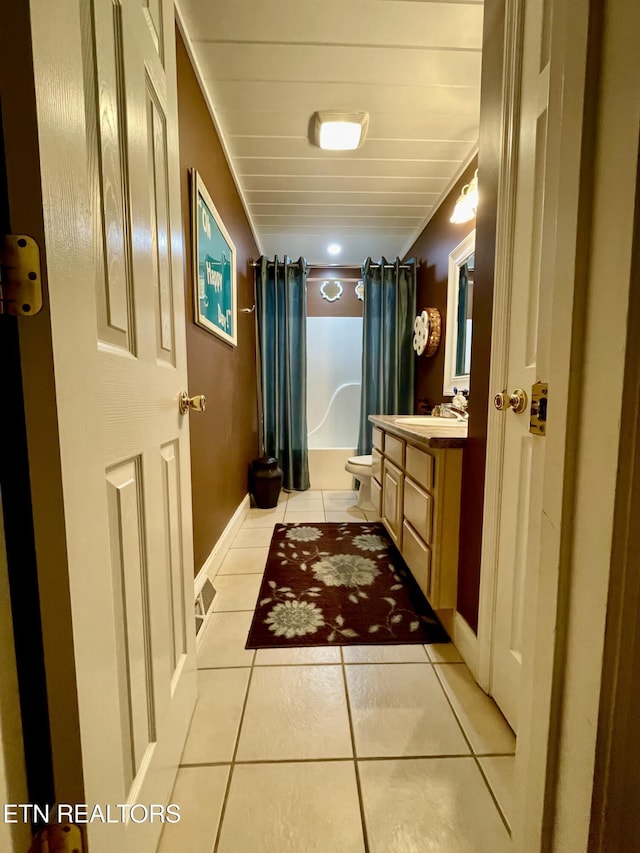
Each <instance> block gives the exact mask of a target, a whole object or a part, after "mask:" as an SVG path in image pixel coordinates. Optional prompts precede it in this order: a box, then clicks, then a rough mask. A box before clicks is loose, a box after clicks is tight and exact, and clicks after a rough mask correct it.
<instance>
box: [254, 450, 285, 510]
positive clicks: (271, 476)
mask: <svg viewBox="0 0 640 853" xmlns="http://www.w3.org/2000/svg"><path fill="white" fill-rule="evenodd" d="M281 488H282V471H281V470H280V468H278V460H277V459H274V458H273V457H272V456H260V457H259V458H258V459H254V460H253V461H252V462H251V465H250V466H249V491H250V492H251V494H252V495H253V499H254V500H255V502H256V506H257V507H259V508H260V509H271V508H272V507H274V506H277V505H278V498H279V496H280V489H281Z"/></svg>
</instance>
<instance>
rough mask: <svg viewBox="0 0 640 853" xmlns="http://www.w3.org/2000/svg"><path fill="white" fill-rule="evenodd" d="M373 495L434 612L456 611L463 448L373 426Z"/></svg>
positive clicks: (392, 535)
mask: <svg viewBox="0 0 640 853" xmlns="http://www.w3.org/2000/svg"><path fill="white" fill-rule="evenodd" d="M373 432H374V442H373V443H374V450H373V478H372V490H371V493H372V497H373V500H374V502H375V501H376V500H378V501H379V507H380V510H379V511H380V515H381V517H382V521H383V523H384V525H385V527H386V528H387V531H388V532H389V535H390V536H391V538H392V540H393V541H394V543H395V545H396V547H397V548H398V550H399V551H400V552H401V554H402V556H403V558H404V560H405V562H406V564H407V566H408V567H409V569H410V570H411V573H412V574H413V576H414V577H415V579H416V581H417V582H418V585H419V586H420V589H421V590H422V591H423V592H424V594H425V595H426V597H427V598H428V599H429V603H430V604H431V606H432V607H433V608H434V609H435V610H447V609H451V610H453V609H455V607H456V595H457V586H458V534H459V525H460V484H461V477H462V449H461V448H434V447H429V446H428V445H426V444H421V443H419V442H418V441H416V442H413V441H411V440H410V439H406V438H403V437H400V436H398V435H392V434H391V433H389V432H387V431H385V430H382V429H380V428H378V427H375V428H374V430H373Z"/></svg>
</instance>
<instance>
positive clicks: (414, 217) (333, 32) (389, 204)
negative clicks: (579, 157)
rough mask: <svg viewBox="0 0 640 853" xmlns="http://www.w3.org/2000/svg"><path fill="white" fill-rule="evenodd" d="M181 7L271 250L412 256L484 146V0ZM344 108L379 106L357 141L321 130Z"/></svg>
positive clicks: (224, 0)
mask: <svg viewBox="0 0 640 853" xmlns="http://www.w3.org/2000/svg"><path fill="white" fill-rule="evenodd" d="M178 5H179V13H180V16H181V18H182V22H183V26H184V29H185V35H186V37H187V39H188V41H189V43H190V45H189V46H190V49H191V51H192V55H193V56H194V58H195V61H196V64H197V66H198V68H199V72H200V75H201V77H202V79H203V84H204V87H205V89H206V91H207V95H208V98H209V101H210V105H211V107H212V108H213V110H214V112H215V116H216V120H217V123H218V126H219V128H220V131H221V133H222V136H223V138H224V143H225V145H226V148H227V151H228V153H229V156H230V159H231V164H232V168H233V170H234V172H235V175H236V179H237V183H238V184H239V187H240V190H241V193H242V195H243V197H244V202H245V206H246V208H247V212H248V215H249V218H250V220H251V222H252V225H253V228H254V232H255V234H256V237H257V240H258V243H259V246H260V249H261V251H262V252H263V253H264V254H266V255H275V254H277V255H279V256H282V255H284V254H287V255H290V256H291V257H295V258H297V257H298V256H299V255H303V256H304V257H306V258H307V260H308V261H309V262H310V263H340V264H358V265H359V264H360V263H362V261H363V260H364V258H366V257H368V256H369V255H371V256H372V257H374V258H378V257H380V256H381V255H384V256H385V257H387V258H395V257H396V255H402V254H403V253H404V252H405V251H406V250H407V249H408V248H409V247H410V245H411V243H412V242H413V239H414V238H415V237H416V236H417V235H418V234H419V233H420V231H421V229H422V228H423V226H424V224H425V222H426V220H427V219H428V218H429V216H430V215H431V214H432V213H433V211H434V210H435V208H436V207H437V204H438V202H439V201H440V199H441V198H442V195H443V193H444V192H445V191H446V190H447V189H448V188H449V186H450V185H451V183H452V181H453V180H454V179H455V178H456V177H457V175H458V174H459V172H460V169H461V167H462V166H463V165H464V164H466V162H467V161H468V159H469V156H470V154H472V153H473V151H474V150H475V148H476V146H477V138H478V119H479V111H480V63H481V42H482V2H474V0H443V1H442V2H431V0H179V4H178ZM331 109H333V110H335V109H338V110H356V111H363V110H364V111H366V112H368V113H369V116H370V119H369V133H368V136H367V140H366V142H365V143H364V145H363V147H362V148H360V149H359V150H358V151H352V152H329V151H322V150H320V149H319V148H316V147H315V146H314V145H312V143H311V142H310V141H309V128H310V120H311V117H312V115H313V113H314V112H315V111H316V110H331ZM330 243H338V244H339V245H341V246H342V251H341V253H340V255H338V256H337V257H332V256H330V255H329V254H328V252H327V246H328V245H329V244H330Z"/></svg>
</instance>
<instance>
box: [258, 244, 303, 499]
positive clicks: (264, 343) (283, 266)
mask: <svg viewBox="0 0 640 853" xmlns="http://www.w3.org/2000/svg"><path fill="white" fill-rule="evenodd" d="M306 281H307V266H306V262H305V261H304V259H303V258H300V259H299V260H298V261H291V260H290V259H289V258H287V257H285V258H284V260H282V261H280V260H278V258H275V259H274V260H273V261H270V260H267V258H264V257H262V258H260V260H259V261H258V266H257V267H256V325H257V330H258V354H259V374H260V392H261V399H262V412H261V421H262V428H261V445H262V447H261V452H262V453H266V454H267V455H269V456H273V457H275V458H276V459H277V460H278V461H279V463H280V467H281V468H282V474H283V480H282V485H283V486H284V488H285V489H298V490H300V491H304V490H305V489H308V488H309V459H308V450H307V342H306V340H307V293H306Z"/></svg>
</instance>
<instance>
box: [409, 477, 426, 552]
mask: <svg viewBox="0 0 640 853" xmlns="http://www.w3.org/2000/svg"><path fill="white" fill-rule="evenodd" d="M404 517H405V520H406V521H408V522H409V524H411V526H412V527H413V528H414V530H415V531H416V533H417V534H418V535H419V536H421V537H422V538H423V539H424V541H425V542H426V543H427V544H428V545H430V544H431V530H432V525H433V498H432V497H431V495H429V494H427V492H425V491H424V490H423V489H421V488H420V487H419V486H416V485H415V483H412V482H411V480H409V479H407V478H405V481H404Z"/></svg>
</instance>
